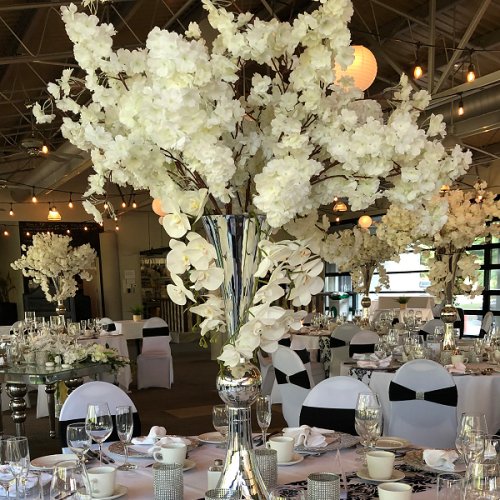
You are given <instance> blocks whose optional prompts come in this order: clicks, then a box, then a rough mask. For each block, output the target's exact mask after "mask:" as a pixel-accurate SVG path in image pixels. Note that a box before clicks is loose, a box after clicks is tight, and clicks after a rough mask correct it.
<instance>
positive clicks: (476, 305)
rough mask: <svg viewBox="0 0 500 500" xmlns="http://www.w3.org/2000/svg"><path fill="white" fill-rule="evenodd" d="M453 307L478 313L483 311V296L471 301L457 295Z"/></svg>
mask: <svg viewBox="0 0 500 500" xmlns="http://www.w3.org/2000/svg"><path fill="white" fill-rule="evenodd" d="M455 306H456V307H461V308H462V309H466V310H467V309H472V310H473V311H480V310H482V309H483V296H482V295H478V296H477V297H474V298H473V299H471V298H470V297H467V296H465V295H459V296H458V297H456V299H455Z"/></svg>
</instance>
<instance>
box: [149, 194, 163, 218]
mask: <svg viewBox="0 0 500 500" xmlns="http://www.w3.org/2000/svg"><path fill="white" fill-rule="evenodd" d="M151 207H152V208H153V212H154V213H155V214H156V215H159V216H160V217H163V216H164V215H167V212H164V211H163V208H162V206H161V201H160V200H159V199H158V198H155V199H154V200H153V203H152V204H151Z"/></svg>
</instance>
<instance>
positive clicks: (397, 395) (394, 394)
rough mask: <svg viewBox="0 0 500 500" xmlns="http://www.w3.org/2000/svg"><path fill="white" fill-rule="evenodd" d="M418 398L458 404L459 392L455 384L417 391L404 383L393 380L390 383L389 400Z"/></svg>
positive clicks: (440, 403) (444, 403) (449, 404)
mask: <svg viewBox="0 0 500 500" xmlns="http://www.w3.org/2000/svg"><path fill="white" fill-rule="evenodd" d="M412 399H418V400H423V401H429V402H431V403H437V404H439V405H445V406H457V401H458V393H457V387H456V386H455V385H453V386H451V387H443V388H442V389H435V390H433V391H428V392H417V391H414V390H412V389H408V387H405V386H404V385H400V384H397V383H396V382H391V383H390V385H389V400H390V401H409V400H412Z"/></svg>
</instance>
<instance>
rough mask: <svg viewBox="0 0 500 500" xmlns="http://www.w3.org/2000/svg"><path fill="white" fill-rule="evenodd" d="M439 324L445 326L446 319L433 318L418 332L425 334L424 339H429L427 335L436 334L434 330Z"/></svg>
mask: <svg viewBox="0 0 500 500" xmlns="http://www.w3.org/2000/svg"><path fill="white" fill-rule="evenodd" d="M437 326H442V327H443V328H444V321H443V320H442V319H436V318H435V319H431V320H430V321H427V323H426V324H425V325H424V326H422V328H421V329H420V331H419V332H418V333H419V334H420V335H423V336H424V340H427V335H434V330H435V328H436V327H437Z"/></svg>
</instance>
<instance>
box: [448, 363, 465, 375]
mask: <svg viewBox="0 0 500 500" xmlns="http://www.w3.org/2000/svg"><path fill="white" fill-rule="evenodd" d="M445 368H446V369H447V370H448V373H462V374H463V373H465V365H464V364H463V363H454V364H452V365H446V366H445Z"/></svg>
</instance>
